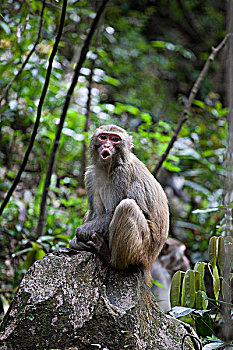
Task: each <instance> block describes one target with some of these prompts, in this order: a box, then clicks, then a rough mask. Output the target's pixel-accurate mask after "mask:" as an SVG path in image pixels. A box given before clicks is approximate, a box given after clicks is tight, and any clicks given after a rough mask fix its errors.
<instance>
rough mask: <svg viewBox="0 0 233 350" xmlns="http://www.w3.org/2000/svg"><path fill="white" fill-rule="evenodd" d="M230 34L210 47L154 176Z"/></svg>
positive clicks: (154, 173)
mask: <svg viewBox="0 0 233 350" xmlns="http://www.w3.org/2000/svg"><path fill="white" fill-rule="evenodd" d="M229 36H230V34H229V33H228V34H227V35H226V36H225V38H224V39H223V40H222V41H221V42H220V44H219V45H218V46H217V47H216V48H215V47H212V51H211V54H210V55H209V58H208V60H207V61H206V63H205V64H204V67H203V68H202V70H201V73H200V75H199V77H198V78H197V80H196V82H195V84H194V85H193V87H192V90H191V92H190V94H189V98H188V102H187V104H186V106H185V108H184V110H183V113H182V114H181V118H180V121H179V123H178V125H177V128H176V130H175V132H174V135H173V136H172V138H171V140H170V142H169V144H168V146H167V148H166V150H165V152H164V153H163V154H162V156H161V158H160V160H159V161H158V163H157V165H156V167H155V168H154V170H153V171H152V174H153V175H154V176H155V177H156V175H157V173H158V171H159V169H160V168H161V166H162V165H163V162H164V161H165V159H166V158H167V156H168V154H169V152H170V150H171V149H172V147H173V145H174V143H175V141H176V139H177V136H178V134H179V132H180V130H181V128H182V125H183V124H184V123H185V122H186V121H187V119H188V114H189V111H190V108H191V106H192V103H193V100H194V98H195V96H196V94H197V92H198V90H199V89H200V86H201V83H202V81H203V79H204V78H205V76H206V74H207V72H208V70H209V68H210V65H211V63H212V62H213V60H214V59H215V56H216V55H217V54H218V53H219V51H220V50H221V49H222V48H223V47H224V45H225V44H226V42H227V40H228V38H229Z"/></svg>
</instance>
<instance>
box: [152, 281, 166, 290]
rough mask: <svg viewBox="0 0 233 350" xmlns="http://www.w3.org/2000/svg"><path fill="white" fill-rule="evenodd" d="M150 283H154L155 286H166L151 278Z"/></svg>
mask: <svg viewBox="0 0 233 350" xmlns="http://www.w3.org/2000/svg"><path fill="white" fill-rule="evenodd" d="M151 282H152V284H155V285H156V286H158V287H160V288H163V289H166V287H164V285H163V284H162V283H159V282H158V281H155V280H151Z"/></svg>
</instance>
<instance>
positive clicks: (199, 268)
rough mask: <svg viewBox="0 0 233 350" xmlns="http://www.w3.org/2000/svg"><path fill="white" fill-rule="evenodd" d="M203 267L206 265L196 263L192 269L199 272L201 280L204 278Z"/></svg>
mask: <svg viewBox="0 0 233 350" xmlns="http://www.w3.org/2000/svg"><path fill="white" fill-rule="evenodd" d="M205 265H206V263H204V262H199V261H198V262H197V263H196V264H195V266H194V269H193V270H194V271H196V272H199V273H200V274H201V276H202V278H203V279H204V277H205Z"/></svg>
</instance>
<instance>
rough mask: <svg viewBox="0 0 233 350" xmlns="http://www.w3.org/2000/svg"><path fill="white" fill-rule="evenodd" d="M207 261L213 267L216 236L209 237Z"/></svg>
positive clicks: (215, 252)
mask: <svg viewBox="0 0 233 350" xmlns="http://www.w3.org/2000/svg"><path fill="white" fill-rule="evenodd" d="M209 261H210V263H211V265H212V267H213V268H214V267H215V265H216V261H217V237H211V238H210V240H209Z"/></svg>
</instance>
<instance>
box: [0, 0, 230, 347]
mask: <svg viewBox="0 0 233 350" xmlns="http://www.w3.org/2000/svg"><path fill="white" fill-rule="evenodd" d="M41 5H42V3H41V2H38V1H35V0H32V1H30V2H27V3H26V2H20V1H12V0H9V1H6V2H4V3H3V4H1V18H0V50H1V58H0V91H3V90H4V88H5V87H6V86H7V84H8V83H9V82H10V81H11V79H12V78H13V77H14V76H15V74H16V73H17V72H18V70H19V69H20V67H21V65H22V63H23V62H24V60H25V58H26V55H27V54H28V52H29V51H30V50H31V48H32V45H33V44H34V43H35V40H36V38H37V35H38V29H39V22H40V18H39V13H40V11H41ZM97 5H98V4H97ZM183 5H184V8H183V9H182V8H181V7H180V6H179V2H174V1H168V0H165V1H158V2H155V3H154V4H151V3H150V2H146V1H141V2H138V1H136V2H132V1H131V2H130V1H124V2H122V1H116V2H110V3H109V5H108V7H107V9H106V13H105V17H104V19H103V22H102V24H101V28H100V29H99V31H100V38H99V40H96V38H94V40H93V47H92V48H91V49H90V52H89V53H88V57H89V58H88V59H87V60H86V62H85V65H84V67H83V69H82V70H81V75H80V78H79V81H78V84H77V86H76V89H75V93H74V96H73V97H72V100H71V105H70V108H69V111H68V115H67V118H66V123H65V126H64V128H63V131H62V137H61V142H60V147H59V152H58V155H57V159H56V164H55V168H54V170H53V176H52V184H51V187H50V191H49V196H48V201H47V219H46V228H45V233H44V236H42V237H40V238H39V239H37V240H36V238H35V228H36V225H37V220H38V216H39V211H40V201H41V195H42V189H43V185H44V181H45V172H46V170H47V166H48V158H49V154H50V151H51V148H52V144H53V141H54V135H55V133H56V128H57V124H58V122H59V116H60V114H61V110H62V108H63V105H64V98H65V95H66V92H67V86H69V82H70V80H71V77H72V73H73V68H74V66H75V62H76V61H77V57H78V55H79V53H80V49H81V47H82V45H83V42H84V38H85V36H86V34H87V32H88V30H89V27H90V23H91V21H92V19H93V17H94V15H95V11H96V4H95V3H93V2H88V1H70V2H69V4H68V9H67V16H66V26H65V30H64V33H63V36H62V42H60V45H59V52H58V54H57V55H56V57H55V61H54V67H53V70H52V75H51V81H50V85H49V91H48V93H47V96H46V99H45V104H44V108H43V111H42V118H41V123H40V126H39V132H38V135H37V138H36V142H35V145H34V148H33V151H32V154H31V155H30V158H29V162H28V165H27V168H26V171H25V172H24V173H23V176H22V178H21V181H20V184H19V186H18V187H17V189H16V191H15V193H14V195H13V197H12V198H11V201H10V203H9V204H8V206H7V208H6V209H5V211H4V213H3V216H2V217H1V219H0V225H1V237H2V242H1V243H2V246H3V251H4V259H5V260H6V264H5V265H4V264H2V265H3V269H2V270H3V281H4V283H3V286H4V287H6V290H9V289H10V290H12V293H14V291H15V288H16V287H17V286H18V284H19V282H20V280H21V279H22V276H23V274H24V273H25V270H26V268H29V267H30V265H31V264H32V263H33V262H34V261H35V260H37V259H40V258H41V257H42V255H43V254H45V253H47V252H49V251H52V250H54V249H56V248H57V247H67V246H68V242H69V240H70V238H72V237H73V236H74V234H75V230H76V227H77V226H79V225H80V224H81V223H82V218H83V216H84V214H85V212H86V210H87V200H86V198H85V190H84V189H83V173H82V171H83V170H82V167H83V156H84V155H86V154H84V149H85V147H84V146H85V145H84V142H86V143H88V142H89V140H90V136H91V131H92V130H93V129H95V127H97V126H99V125H101V124H113V123H115V124H118V125H120V126H122V127H124V128H126V129H127V130H128V131H129V132H130V134H131V135H132V136H133V143H134V152H135V153H136V155H137V156H138V157H139V158H140V159H141V160H142V161H143V162H144V163H145V164H146V165H147V167H148V168H149V169H150V170H151V171H153V169H154V167H155V165H156V163H157V161H158V159H159V158H160V156H161V155H162V154H163V152H164V151H165V149H166V148H167V145H168V143H169V141H170V140H171V137H172V135H173V131H174V129H175V128H176V126H177V123H178V122H179V118H180V114H181V112H182V110H183V107H184V104H185V103H186V101H187V96H188V94H189V92H190V89H191V86H192V85H193V83H194V81H195V79H196V78H197V76H198V74H199V72H200V67H202V64H203V61H204V60H206V57H207V56H208V53H209V50H210V47H211V46H212V45H216V44H217V43H218V41H219V39H221V38H222V37H223V36H224V30H225V28H224V26H225V24H224V13H223V9H222V7H221V6H220V5H219V4H218V3H217V2H210V1H207V0H204V1H202V3H201V7H202V10H203V11H201V12H200V2H199V1H192V0H188V1H185V2H183ZM219 7H220V8H219ZM60 8H61V1H60V2H56V1H50V3H49V6H47V7H46V10H45V14H44V20H43V27H42V35H41V40H40V42H39V44H38V46H37V49H36V51H35V53H34V54H33V55H32V57H31V59H30V61H29V62H28V64H27V65H26V67H25V69H24V70H23V72H22V73H21V75H20V77H19V78H18V79H17V80H16V81H15V82H14V83H13V84H12V86H11V88H10V89H9V91H8V94H7V96H6V101H5V103H3V107H2V110H1V111H0V199H1V201H2V200H3V198H4V196H5V194H6V192H7V190H8V189H9V187H10V186H11V184H12V181H13V179H14V178H15V176H16V174H17V171H18V169H19V167H20V165H21V161H22V158H23V156H24V152H25V149H26V148H27V146H28V143H29V138H30V135H31V131H32V127H33V124H34V121H35V116H36V111H37V106H38V101H39V98H40V93H41V90H42V87H43V83H44V79H45V74H46V69H47V61H48V55H49V53H50V51H51V49H52V45H53V43H54V40H55V36H56V34H57V29H58V22H59V16H60ZM190 11H191V13H192V16H191V19H192V20H193V19H194V22H192V21H191V22H190V21H189V18H187V14H189V13H190ZM3 19H4V20H3ZM97 42H98V45H97V48H96V50H95V47H94V46H95V45H96V43H97ZM219 62H220V64H221V61H220V60H219V61H218V60H216V61H215V62H214V65H213V66H212V69H211V71H210V73H209V74H208V76H207V77H206V78H205V80H204V82H203V84H202V86H201V90H200V93H199V94H198V97H197V99H196V100H195V101H194V104H193V107H192V110H191V112H190V116H189V121H188V122H187V123H186V124H185V125H184V126H183V127H182V130H181V132H180V134H179V138H178V140H177V141H176V143H175V145H174V147H173V149H172V151H171V153H170V154H169V156H168V158H167V159H166V161H165V162H164V164H163V170H162V171H161V173H160V174H159V178H158V179H159V181H161V183H162V185H163V186H164V187H165V189H166V191H167V193H168V197H169V202H170V211H171V228H172V229H171V234H172V235H173V236H175V237H176V238H178V239H180V240H182V241H183V242H184V243H186V245H187V254H188V256H189V258H190V260H191V263H192V264H193V265H194V269H193V270H190V271H189V272H187V275H186V277H185V278H184V280H182V278H183V274H182V273H180V272H178V273H176V274H175V276H174V278H173V282H172V284H173V288H172V293H173V296H172V303H173V306H174V305H180V302H181V299H182V291H183V288H184V290H187V295H185V296H184V295H183V303H185V305H189V306H191V305H193V306H192V307H191V309H194V311H192V315H193V314H194V313H195V312H199V311H202V310H204V311H205V313H203V315H202V314H200V313H197V314H196V323H197V324H199V323H200V322H201V320H202V318H203V317H205V318H206V317H208V315H209V311H207V309H206V303H207V301H208V298H206V294H205V293H206V291H205V286H204V283H203V280H204V276H205V269H206V264H205V263H197V262H198V261H206V260H207V258H208V257H207V253H206V252H207V246H208V239H209V236H210V235H223V234H224V232H225V218H224V215H223V212H224V209H225V208H224V206H223V205H222V195H223V186H224V182H225V171H224V166H223V163H224V154H225V147H226V139H227V123H226V113H227V109H226V107H225V106H224V103H223V101H222V91H223V89H222V77H221V69H220V68H221V67H220V65H219ZM93 63H94V65H95V67H94V71H93V81H92V91H91V93H92V95H91V96H92V98H91V108H90V111H89V112H90V113H89V116H90V119H89V126H90V131H88V132H86V131H84V130H85V123H86V119H87V95H88V87H89V79H90V76H91V66H92V64H93ZM167 179H168V180H167ZM177 179H178V180H177ZM173 180H174V181H173ZM176 181H177V182H178V183H182V185H181V186H180V188H178V189H177V188H174V187H172V186H171V182H176ZM225 244H226V242H224V239H223V238H221V237H219V238H218V239H216V240H214V239H212V241H211V243H210V247H212V248H210V249H211V251H210V255H211V256H210V261H211V262H213V266H212V267H211V272H212V275H213V286H214V287H213V293H214V295H215V298H216V299H218V298H220V297H221V293H224V290H226V288H227V287H228V286H227V284H226V283H225V281H224V280H223V279H222V276H223V268H224V264H225V255H224V250H225V248H224V247H225ZM215 246H216V247H218V252H216V250H215ZM214 261H215V265H214ZM216 263H217V265H216ZM7 266H8V267H7ZM1 267H2V266H1ZM183 281H184V282H183ZM176 291H178V292H176ZM219 292H220V294H219ZM12 293H11V294H4V295H7V298H5V299H10V298H11V297H12ZM218 300H219V299H218ZM208 306H209V305H208ZM188 309H189V310H190V308H188ZM195 310H196V311H195ZM186 311H187V309H186ZM206 311H207V312H206ZM206 315H207V316H206ZM198 320H199V321H198ZM201 328H202V326H201ZM219 344H220V343H218V345H219Z"/></svg>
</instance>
